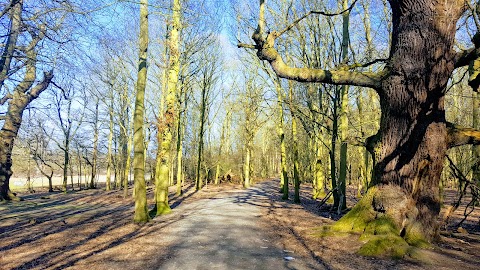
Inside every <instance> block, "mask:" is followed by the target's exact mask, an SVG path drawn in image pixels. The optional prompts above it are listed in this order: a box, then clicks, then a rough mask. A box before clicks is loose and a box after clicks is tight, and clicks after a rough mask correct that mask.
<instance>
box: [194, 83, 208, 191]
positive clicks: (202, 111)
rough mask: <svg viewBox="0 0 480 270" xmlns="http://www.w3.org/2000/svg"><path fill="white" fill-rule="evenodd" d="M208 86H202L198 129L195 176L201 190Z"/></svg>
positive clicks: (196, 184)
mask: <svg viewBox="0 0 480 270" xmlns="http://www.w3.org/2000/svg"><path fill="white" fill-rule="evenodd" d="M206 93H207V87H205V85H204V86H203V87H202V101H201V104H200V130H199V131H198V155H197V174H196V178H195V187H196V189H197V190H200V189H201V188H202V187H203V183H202V177H201V171H202V170H201V167H202V158H203V145H204V142H203V135H204V133H205V111H206V107H207V104H206V103H207V101H206Z"/></svg>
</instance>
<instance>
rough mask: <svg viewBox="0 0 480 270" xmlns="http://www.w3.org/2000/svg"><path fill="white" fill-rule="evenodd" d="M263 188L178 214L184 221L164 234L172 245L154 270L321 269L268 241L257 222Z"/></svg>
mask: <svg viewBox="0 0 480 270" xmlns="http://www.w3.org/2000/svg"><path fill="white" fill-rule="evenodd" d="M262 187H263V186H262V184H259V185H257V186H256V187H255V188H251V189H248V190H241V191H234V192H227V193H226V194H221V195H217V196H215V197H213V198H210V199H202V200H198V201H195V202H192V203H188V204H182V205H180V206H179V207H178V208H176V209H175V212H176V213H181V214H180V215H182V218H181V219H180V220H179V221H178V222H176V224H175V226H174V227H170V228H169V229H168V231H167V233H166V234H165V236H166V237H168V238H169V239H168V240H170V241H171V243H174V244H173V245H171V246H169V247H168V251H169V252H168V255H167V256H166V260H164V261H163V263H162V264H161V265H159V266H158V269H168V270H169V269H172V270H173V269H175V270H177V269H229V270H230V269H322V268H323V267H322V265H320V264H318V263H317V262H315V261H313V260H312V259H311V258H302V257H297V256H296V254H294V253H291V252H290V251H288V250H283V249H282V248H281V247H279V246H278V245H276V244H275V243H271V241H270V240H269V239H268V236H267V232H266V231H265V230H266V229H265V228H263V227H262V226H261V224H260V221H259V219H260V217H261V214H262V207H265V206H267V205H268V202H269V200H268V198H267V197H266V194H265V191H264V190H262ZM162 218H168V216H167V217H162ZM170 241H169V242H170ZM289 257H290V258H289Z"/></svg>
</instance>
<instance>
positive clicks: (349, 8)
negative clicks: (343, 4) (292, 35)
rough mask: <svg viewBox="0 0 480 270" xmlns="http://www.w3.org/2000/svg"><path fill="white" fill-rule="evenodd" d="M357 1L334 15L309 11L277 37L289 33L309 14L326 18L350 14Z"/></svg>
mask: <svg viewBox="0 0 480 270" xmlns="http://www.w3.org/2000/svg"><path fill="white" fill-rule="evenodd" d="M357 1H358V0H355V1H353V3H352V4H351V5H350V7H348V8H347V9H345V10H342V11H340V12H336V13H328V12H325V11H315V10H311V11H309V12H307V13H305V14H304V15H303V16H302V17H300V18H298V19H296V20H295V21H293V22H292V23H291V24H289V25H288V26H287V27H285V29H283V30H282V31H280V32H279V35H278V36H281V35H283V34H284V33H285V32H287V31H289V30H290V29H292V28H293V27H294V26H295V25H297V24H298V23H299V22H300V21H302V20H303V19H305V18H307V17H308V16H310V15H311V14H319V15H323V16H326V17H333V16H338V15H342V14H343V13H345V12H350V11H351V10H352V9H353V7H354V6H355V4H356V3H357Z"/></svg>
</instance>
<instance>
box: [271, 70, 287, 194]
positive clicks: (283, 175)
mask: <svg viewBox="0 0 480 270" xmlns="http://www.w3.org/2000/svg"><path fill="white" fill-rule="evenodd" d="M274 82H275V90H276V92H277V114H278V115H277V119H278V120H277V135H278V138H279V139H280V149H279V150H280V191H281V192H282V193H283V196H282V199H284V200H288V172H287V150H286V147H285V131H284V129H283V126H284V119H283V118H284V114H283V97H284V93H283V89H282V85H281V83H280V78H278V77H276V78H275V79H274Z"/></svg>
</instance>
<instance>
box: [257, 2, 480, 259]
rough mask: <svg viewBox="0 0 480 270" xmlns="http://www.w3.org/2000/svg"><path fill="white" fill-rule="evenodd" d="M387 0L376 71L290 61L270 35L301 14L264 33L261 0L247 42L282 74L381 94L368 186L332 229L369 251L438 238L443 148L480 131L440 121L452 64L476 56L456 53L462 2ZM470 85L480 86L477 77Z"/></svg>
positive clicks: (402, 248) (400, 250) (400, 249)
mask: <svg viewBox="0 0 480 270" xmlns="http://www.w3.org/2000/svg"><path fill="white" fill-rule="evenodd" d="M389 3H390V6H391V9H392V14H393V23H392V29H393V31H392V44H391V48H390V56H389V59H388V60H387V62H386V66H385V68H384V69H383V70H382V71H380V72H378V73H372V72H357V71H351V70H349V69H348V68H347V69H346V68H345V67H340V68H336V69H333V70H324V69H310V68H293V67H289V66H287V65H286V64H285V62H284V61H283V60H282V58H281V56H280V54H279V53H278V51H277V50H276V49H275V44H274V43H275V39H276V38H277V37H279V36H280V35H281V34H283V33H285V32H286V31H288V30H289V29H290V28H291V27H293V26H294V24H295V23H298V21H299V20H297V21H295V23H294V24H292V26H289V27H287V28H286V29H285V30H283V31H271V32H270V33H268V35H265V31H264V29H265V15H264V12H265V0H260V17H259V24H258V28H257V30H256V31H255V33H254V34H253V40H254V41H255V45H254V46H250V48H255V49H256V50H257V55H258V56H259V57H260V59H262V60H266V61H268V62H269V63H270V65H271V66H272V68H273V70H274V71H275V72H276V73H277V74H278V75H279V76H280V77H283V78H287V79H292V80H297V81H303V82H324V83H330V84H336V85H356V86H364V87H370V88H373V89H375V90H376V91H377V93H378V94H379V97H380V104H381V110H382V116H381V121H380V130H379V132H378V133H377V134H376V135H375V136H373V137H371V138H369V140H368V141H367V145H369V146H370V149H371V150H375V151H372V153H374V154H375V156H374V159H375V167H374V176H373V181H372V184H373V187H371V188H370V189H369V191H368V192H367V194H366V196H365V197H364V198H362V200H361V201H360V202H359V203H358V204H357V206H355V207H354V208H353V209H352V210H351V211H350V212H349V213H348V214H346V215H345V216H344V217H343V218H342V219H340V220H339V221H338V222H337V223H336V224H335V225H334V226H333V227H332V229H333V230H336V231H345V232H352V231H354V232H359V233H362V235H363V236H364V237H366V238H365V239H366V240H368V241H367V243H366V244H365V245H364V246H363V247H362V248H361V250H360V251H361V253H363V254H369V255H375V254H379V253H384V254H385V253H390V254H392V255H402V254H405V252H407V250H408V244H411V245H417V246H418V245H422V244H426V243H428V242H430V241H432V240H434V239H435V238H436V236H437V235H438V228H439V226H438V224H437V221H436V218H437V215H438V213H439V211H440V198H439V181H440V175H441V172H442V167H443V161H444V157H445V154H446V150H447V149H448V147H454V146H458V145H463V144H467V143H470V144H474V143H478V142H479V135H480V133H479V132H478V131H475V130H473V129H468V128H459V127H456V126H454V125H450V124H449V125H447V122H446V120H445V110H444V96H445V91H446V86H447V82H448V79H449V77H450V76H451V74H452V72H453V70H454V68H455V67H459V66H465V65H468V64H469V63H471V62H472V61H473V60H475V59H476V58H477V55H478V53H477V51H478V49H476V48H474V49H470V50H468V51H465V52H458V53H457V52H455V51H454V49H453V44H454V39H455V32H456V22H457V21H458V19H459V18H460V16H461V15H462V14H463V12H464V11H465V1H463V0H455V1H444V0H442V1H437V0H419V1H408V0H390V1H389ZM345 11H346V10H344V11H343V12H345ZM343 12H339V13H337V14H340V13H343ZM321 14H323V15H327V16H330V15H333V14H328V13H325V12H323V13H321ZM478 47H479V46H478V45H477V48H478ZM471 85H472V86H476V87H474V88H477V87H478V84H477V85H475V82H473V83H471ZM407 243H408V244H407ZM388 247H395V248H388Z"/></svg>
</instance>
